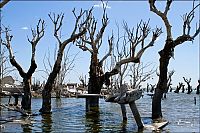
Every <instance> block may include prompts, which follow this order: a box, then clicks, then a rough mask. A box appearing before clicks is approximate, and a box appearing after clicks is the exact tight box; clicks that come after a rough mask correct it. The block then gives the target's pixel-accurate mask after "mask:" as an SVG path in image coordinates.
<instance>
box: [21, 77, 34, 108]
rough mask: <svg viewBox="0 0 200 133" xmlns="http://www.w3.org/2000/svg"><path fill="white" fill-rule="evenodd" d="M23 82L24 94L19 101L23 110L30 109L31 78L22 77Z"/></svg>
mask: <svg viewBox="0 0 200 133" xmlns="http://www.w3.org/2000/svg"><path fill="white" fill-rule="evenodd" d="M23 83H24V87H23V89H24V95H23V96H22V101H21V105H22V108H23V109H25V110H30V109H31V98H32V95H31V79H26V78H24V79H23Z"/></svg>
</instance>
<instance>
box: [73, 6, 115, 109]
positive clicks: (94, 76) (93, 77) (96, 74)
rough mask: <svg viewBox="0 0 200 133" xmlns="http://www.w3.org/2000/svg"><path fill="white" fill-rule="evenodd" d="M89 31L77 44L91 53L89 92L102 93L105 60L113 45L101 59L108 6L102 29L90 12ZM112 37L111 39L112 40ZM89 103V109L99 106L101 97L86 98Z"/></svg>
mask: <svg viewBox="0 0 200 133" xmlns="http://www.w3.org/2000/svg"><path fill="white" fill-rule="evenodd" d="M87 25H88V27H87V33H86V34H85V35H84V36H82V37H81V41H80V42H77V44H76V45H77V46H78V47H79V48H80V49H82V50H83V51H88V52H90V54H91V61H90V68H89V69H90V70H89V82H88V93H89V94H100V92H101V88H102V86H103V82H104V81H103V80H101V77H102V76H103V68H102V65H103V62H104V61H105V60H106V58H107V57H108V56H109V55H110V53H111V50H112V45H111V43H109V51H108V53H107V54H106V55H105V56H104V57H103V58H102V59H101V60H100V59H99V58H98V54H99V49H100V47H101V45H102V37H103V34H104V31H105V28H106V26H107V25H108V17H107V15H106V8H104V10H103V17H102V25H101V27H100V30H99V31H98V29H97V20H96V19H95V17H94V16H93V14H90V16H89V21H88V24H87ZM110 40H111V39H109V42H110ZM86 101H87V103H88V109H89V108H90V107H92V106H98V103H99V98H98V97H92V98H86ZM89 106H90V107H89Z"/></svg>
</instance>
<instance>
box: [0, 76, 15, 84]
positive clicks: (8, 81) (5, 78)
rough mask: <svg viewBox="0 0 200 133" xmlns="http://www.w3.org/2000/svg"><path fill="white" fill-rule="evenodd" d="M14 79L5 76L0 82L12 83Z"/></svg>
mask: <svg viewBox="0 0 200 133" xmlns="http://www.w3.org/2000/svg"><path fill="white" fill-rule="evenodd" d="M14 82H15V80H14V79H13V77H12V76H6V77H4V78H3V79H2V81H1V84H2V86H5V85H14Z"/></svg>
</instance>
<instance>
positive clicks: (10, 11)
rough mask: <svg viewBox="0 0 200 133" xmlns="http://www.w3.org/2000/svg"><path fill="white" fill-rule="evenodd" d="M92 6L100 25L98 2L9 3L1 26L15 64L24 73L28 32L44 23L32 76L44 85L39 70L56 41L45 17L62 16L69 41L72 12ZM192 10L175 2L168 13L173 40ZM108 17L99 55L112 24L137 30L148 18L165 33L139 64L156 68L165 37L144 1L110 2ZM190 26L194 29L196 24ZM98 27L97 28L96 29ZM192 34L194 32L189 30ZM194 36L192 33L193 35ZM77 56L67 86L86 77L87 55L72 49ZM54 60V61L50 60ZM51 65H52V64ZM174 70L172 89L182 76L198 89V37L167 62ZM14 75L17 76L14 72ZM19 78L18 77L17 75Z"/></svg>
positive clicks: (27, 61)
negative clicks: (7, 34) (9, 38)
mask: <svg viewBox="0 0 200 133" xmlns="http://www.w3.org/2000/svg"><path fill="white" fill-rule="evenodd" d="M157 5H158V7H159V9H163V8H164V5H165V2H157ZM92 6H94V7H95V8H94V15H95V17H96V18H97V19H98V23H99V24H100V23H101V16H102V8H101V2H99V1H57V2H56V1H11V2H9V3H8V4H7V5H6V6H5V7H4V8H3V9H2V16H3V18H2V23H3V24H4V25H6V26H9V27H10V29H11V30H12V32H11V34H12V35H13V36H14V37H13V40H12V47H13V51H14V52H15V57H16V60H17V61H18V62H19V63H20V64H21V66H22V67H23V68H24V69H25V70H27V69H28V67H29V65H30V58H31V46H30V44H29V42H28V41H27V36H29V37H31V32H30V29H31V28H34V27H35V26H36V24H37V22H38V20H39V19H40V18H41V19H44V20H45V22H46V29H45V36H44V37H43V38H42V40H41V41H40V42H39V44H38V45H37V52H36V62H37V64H38V68H37V72H36V73H35V74H34V75H33V76H34V77H36V78H37V79H38V80H40V81H43V80H44V78H43V77H42V75H43V76H44V73H43V72H41V71H38V70H42V69H44V68H43V67H44V66H43V58H44V55H45V53H47V52H48V49H49V50H50V52H51V53H53V51H54V48H55V45H56V40H55V38H54V37H53V24H52V23H51V21H50V19H49V17H48V13H50V12H55V13H61V12H63V13H65V17H64V21H63V30H62V33H63V35H64V37H63V38H68V37H69V35H70V33H71V31H72V27H73V24H74V16H73V14H72V12H71V11H72V10H73V8H76V10H77V11H79V10H80V9H81V8H83V9H89V8H91V7H92ZM191 8H192V2H191V1H187V2H186V1H174V2H173V3H172V6H171V9H170V11H169V14H168V17H169V21H170V23H171V25H172V34H173V37H174V38H176V37H177V36H178V35H181V34H182V23H183V22H182V18H181V15H183V14H184V13H186V12H188V11H190V10H191ZM198 13H199V12H198V10H197V14H196V18H195V19H194V22H195V23H196V22H198V19H199V14H198ZM107 14H108V17H109V24H108V27H107V29H106V33H105V34H104V41H105V43H104V44H105V45H104V46H102V48H101V50H100V55H102V54H104V53H105V51H106V49H107V41H106V39H107V37H108V35H111V32H112V30H113V31H115V30H116V25H115V23H116V22H117V23H118V24H119V25H120V29H121V30H122V26H121V25H122V22H123V21H124V20H125V21H126V22H127V23H128V25H129V27H133V26H136V24H137V23H139V22H140V20H141V19H143V20H144V21H147V20H148V19H149V18H150V26H151V27H152V28H155V27H156V26H158V27H163V31H164V33H163V34H162V35H161V36H160V37H159V40H158V41H157V42H156V43H155V46H154V47H152V48H150V49H148V50H147V51H146V52H145V53H144V55H143V57H142V62H144V63H145V62H152V63H153V64H155V66H156V67H158V66H159V55H158V51H159V50H161V49H162V48H163V46H164V45H163V44H164V41H165V37H166V32H165V27H164V26H163V22H162V21H161V19H160V18H159V17H158V16H156V15H155V14H154V13H152V12H150V11H149V5H148V2H147V1H141V2H140V1H126V2H120V1H109V2H108V8H107ZM195 23H193V25H194V24H195ZM99 24H98V25H99ZM192 31H193V30H192ZM192 33H193V32H192ZM77 52H79V54H78V57H77V59H76V61H75V68H74V69H73V71H72V72H71V73H70V74H69V75H68V77H67V79H66V81H67V82H79V79H78V78H79V76H81V75H82V74H83V75H85V74H88V71H89V61H90V54H89V53H88V52H83V51H81V50H80V49H78V48H77V47H75V46H72V49H71V54H72V55H73V54H76V53H77ZM52 58H53V57H52ZM52 63H53V62H52ZM173 69H174V70H175V73H174V75H173V80H172V83H173V86H176V85H177V84H178V82H179V81H181V82H183V78H182V77H183V76H185V77H186V78H190V77H191V78H192V86H195V87H196V85H197V80H198V79H199V36H198V37H197V38H196V39H195V40H194V42H193V43H191V42H186V43H184V44H183V45H181V46H178V47H176V49H175V59H171V60H170V65H169V70H173ZM16 73H17V72H16ZM17 74H18V73H17ZM149 82H150V83H152V84H154V83H156V82H157V77H154V79H152V80H149Z"/></svg>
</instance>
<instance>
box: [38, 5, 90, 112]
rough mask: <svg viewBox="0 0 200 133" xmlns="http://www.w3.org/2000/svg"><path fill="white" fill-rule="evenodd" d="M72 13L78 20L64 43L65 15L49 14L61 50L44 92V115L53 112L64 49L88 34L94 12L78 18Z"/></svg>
mask: <svg viewBox="0 0 200 133" xmlns="http://www.w3.org/2000/svg"><path fill="white" fill-rule="evenodd" d="M72 12H73V14H74V16H75V19H76V20H75V25H74V29H73V31H72V33H71V35H70V37H69V38H67V39H64V41H62V40H61V38H60V36H59V31H60V30H61V27H62V22H63V18H64V14H59V15H57V16H56V15H55V14H53V16H52V15H51V14H49V17H50V19H51V21H52V22H53V25H54V37H55V38H56V40H57V41H58V45H59V48H58V51H57V57H56V61H55V63H54V66H53V70H52V72H51V73H50V74H49V77H48V79H47V82H46V84H45V86H44V89H43V91H42V108H41V109H40V112H41V113H43V114H45V113H50V112H51V91H52V89H53V85H54V82H55V79H56V77H57V75H58V73H59V72H60V69H61V62H62V58H63V54H64V49H65V47H66V46H67V45H68V44H70V43H74V42H75V41H77V39H79V38H80V37H81V36H82V35H83V34H84V33H86V31H87V30H86V27H87V26H88V25H87V24H88V20H89V16H90V14H91V12H92V9H91V10H89V11H82V10H81V11H80V13H79V15H78V16H77V15H76V13H75V9H74V10H73V11H72ZM84 15H85V16H84ZM82 18H83V20H82V21H81V19H82Z"/></svg>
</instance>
